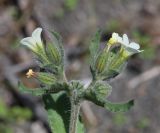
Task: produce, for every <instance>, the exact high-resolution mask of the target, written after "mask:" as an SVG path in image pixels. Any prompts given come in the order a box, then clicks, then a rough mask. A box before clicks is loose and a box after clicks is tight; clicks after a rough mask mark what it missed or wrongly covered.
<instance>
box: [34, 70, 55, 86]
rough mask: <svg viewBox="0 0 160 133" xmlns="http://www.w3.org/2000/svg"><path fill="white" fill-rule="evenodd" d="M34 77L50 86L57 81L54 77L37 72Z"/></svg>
mask: <svg viewBox="0 0 160 133" xmlns="http://www.w3.org/2000/svg"><path fill="white" fill-rule="evenodd" d="M35 77H36V79H38V80H39V81H40V82H41V83H43V84H45V85H52V84H54V83H55V81H56V80H57V79H56V77H55V75H53V74H51V73H46V72H38V73H37V74H36V76H35Z"/></svg>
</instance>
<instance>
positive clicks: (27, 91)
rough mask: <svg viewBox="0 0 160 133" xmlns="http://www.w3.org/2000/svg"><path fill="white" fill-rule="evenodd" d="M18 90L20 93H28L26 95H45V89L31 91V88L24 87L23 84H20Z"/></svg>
mask: <svg viewBox="0 0 160 133" xmlns="http://www.w3.org/2000/svg"><path fill="white" fill-rule="evenodd" d="M18 88H19V90H20V92H22V93H26V94H32V95H33V96H41V95H43V94H45V89H42V88H32V89H31V88H28V87H26V86H24V85H23V84H22V83H21V82H19V84H18Z"/></svg>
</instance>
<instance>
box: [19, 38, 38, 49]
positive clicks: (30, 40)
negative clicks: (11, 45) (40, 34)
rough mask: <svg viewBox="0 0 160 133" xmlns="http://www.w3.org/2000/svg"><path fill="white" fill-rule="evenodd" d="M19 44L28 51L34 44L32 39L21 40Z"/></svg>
mask: <svg viewBox="0 0 160 133" xmlns="http://www.w3.org/2000/svg"><path fill="white" fill-rule="evenodd" d="M20 43H21V44H22V45H25V46H27V47H29V48H30V49H34V47H35V44H36V42H35V40H34V39H33V38H32V37H26V38H24V39H22V40H21V42H20Z"/></svg>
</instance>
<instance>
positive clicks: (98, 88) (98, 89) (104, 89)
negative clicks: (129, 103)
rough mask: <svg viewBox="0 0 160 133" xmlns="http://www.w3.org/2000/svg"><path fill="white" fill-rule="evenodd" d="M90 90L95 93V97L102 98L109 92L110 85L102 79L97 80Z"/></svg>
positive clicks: (110, 89)
mask: <svg viewBox="0 0 160 133" xmlns="http://www.w3.org/2000/svg"><path fill="white" fill-rule="evenodd" d="M92 91H93V92H94V93H95V97H96V98H97V99H104V98H106V97H108V96H109V95H110V94H111V92H112V87H111V86H110V85H109V84H107V83H104V82H102V81H98V82H96V84H95V85H94V87H93V90H92Z"/></svg>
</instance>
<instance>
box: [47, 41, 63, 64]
mask: <svg viewBox="0 0 160 133" xmlns="http://www.w3.org/2000/svg"><path fill="white" fill-rule="evenodd" d="M46 54H47V56H48V58H49V60H50V61H51V62H52V64H53V65H57V66H59V65H61V62H62V57H61V54H60V51H59V49H58V48H57V47H56V45H54V44H51V43H48V44H47V46H46Z"/></svg>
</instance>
